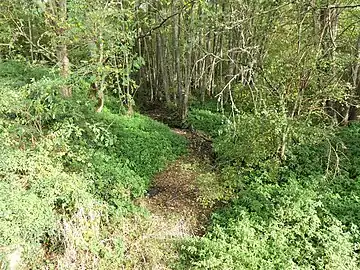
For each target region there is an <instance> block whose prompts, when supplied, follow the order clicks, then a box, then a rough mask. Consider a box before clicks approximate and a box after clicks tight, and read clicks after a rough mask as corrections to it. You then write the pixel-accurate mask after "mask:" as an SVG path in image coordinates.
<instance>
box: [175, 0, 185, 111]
mask: <svg viewBox="0 0 360 270" xmlns="http://www.w3.org/2000/svg"><path fill="white" fill-rule="evenodd" d="M174 11H175V0H173V12H174ZM180 23H181V15H180V14H178V15H177V16H175V17H174V29H173V31H174V36H173V40H174V51H175V55H174V56H175V57H174V60H175V72H176V82H177V95H178V100H177V105H178V107H179V108H180V110H181V104H182V96H183V89H182V76H181V51H180V45H179V40H180Z"/></svg>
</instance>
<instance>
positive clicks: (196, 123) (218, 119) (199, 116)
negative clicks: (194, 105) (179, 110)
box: [186, 109, 226, 137]
mask: <svg viewBox="0 0 360 270" xmlns="http://www.w3.org/2000/svg"><path fill="white" fill-rule="evenodd" d="M186 121H187V124H188V125H189V126H190V127H191V128H193V129H195V130H201V131H204V132H205V133H207V134H209V135H210V136H213V137H217V136H219V134H220V133H221V130H222V127H223V126H224V124H225V123H226V118H225V117H224V116H223V115H221V114H220V113H214V112H211V111H207V110H201V109H191V110H190V111H189V115H188V117H187V119H186Z"/></svg>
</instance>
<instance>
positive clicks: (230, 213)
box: [182, 181, 358, 269]
mask: <svg viewBox="0 0 360 270" xmlns="http://www.w3.org/2000/svg"><path fill="white" fill-rule="evenodd" d="M357 233H358V232H357V230H356V229H354V230H352V231H348V230H347V228H346V227H345V226H343V225H342V223H341V222H340V221H339V220H337V219H336V217H334V216H333V215H331V214H330V213H329V211H328V210H327V209H326V207H325V206H324V205H323V203H322V202H321V201H320V200H319V194H317V192H315V191H313V190H311V189H305V188H304V187H303V186H301V185H300V184H299V183H297V182H296V181H291V182H290V183H289V184H287V185H285V186H283V187H281V188H280V187H279V186H277V185H271V186H266V187H263V186H257V185H256V186H253V187H251V188H249V189H248V190H247V191H244V192H243V193H242V194H241V196H239V199H238V200H236V201H234V202H233V203H232V205H231V206H230V207H228V208H225V209H224V210H222V211H218V212H217V213H215V214H214V216H213V221H212V225H211V229H210V231H209V233H208V234H207V235H206V237H205V238H203V239H198V240H193V241H189V243H188V244H187V245H184V246H183V247H182V252H183V253H182V260H183V263H184V264H183V265H187V266H186V268H187V269H219V268H222V269H294V268H299V269H324V268H325V269H358V261H357V255H356V252H357V248H356V246H355V244H354V240H355V239H354V236H355V235H356V234H357ZM187 262H190V263H187Z"/></svg>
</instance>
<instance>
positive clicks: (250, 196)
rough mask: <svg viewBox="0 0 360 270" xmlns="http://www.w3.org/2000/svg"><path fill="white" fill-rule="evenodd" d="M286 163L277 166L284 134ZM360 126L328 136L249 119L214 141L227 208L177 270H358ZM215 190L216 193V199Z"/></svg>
mask: <svg viewBox="0 0 360 270" xmlns="http://www.w3.org/2000/svg"><path fill="white" fill-rule="evenodd" d="M284 126H286V127H287V130H289V131H290V132H289V134H290V135H289V137H288V144H287V151H286V156H287V159H286V160H283V161H281V160H279V158H278V145H279V143H281V138H282V131H283V130H284V129H283V127H284ZM359 145H360V125H358V124H354V125H351V126H349V127H343V128H336V129H335V130H334V129H326V128H324V127H319V126H316V125H312V126H311V125H309V124H308V123H305V122H300V121H299V122H296V123H292V122H285V123H284V122H283V120H282V118H281V117H279V116H278V115H277V114H276V113H275V112H271V113H267V114H262V115H258V116H256V115H255V116H254V115H247V114H243V115H241V116H239V117H238V121H237V122H236V124H231V125H229V126H228V127H227V128H225V131H224V133H223V134H222V135H221V136H218V137H217V138H216V140H215V142H214V148H215V151H216V155H217V165H218V168H219V172H218V174H217V175H215V174H211V175H208V176H207V177H202V179H200V180H201V181H202V184H203V185H208V186H211V187H212V190H213V192H212V191H211V190H210V191H207V193H205V195H203V196H205V197H204V198H203V200H205V201H206V199H208V200H209V201H210V203H211V200H216V201H218V202H221V204H220V205H222V207H220V208H219V209H218V210H216V211H215V212H214V213H213V215H212V218H211V222H210V225H209V227H208V232H207V233H206V235H205V236H204V237H201V238H189V239H187V240H186V241H184V242H183V243H182V244H181V245H180V252H181V260H180V262H179V263H178V265H177V267H176V268H177V269H264V270H265V269H266V270H267V269H359V267H360V264H359V262H360V261H359V255H358V254H359V240H360V238H359V236H360V235H359V232H360V231H359V225H360V216H359V211H360V204H359V202H360V201H359V197H360V171H359V169H358V168H359V165H360V164H359V162H360V152H359ZM214 191H216V192H217V193H216V192H214Z"/></svg>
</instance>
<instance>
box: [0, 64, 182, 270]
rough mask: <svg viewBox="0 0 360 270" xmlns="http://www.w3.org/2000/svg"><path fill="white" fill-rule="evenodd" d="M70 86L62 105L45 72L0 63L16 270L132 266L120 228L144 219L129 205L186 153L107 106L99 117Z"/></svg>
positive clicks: (77, 83)
mask: <svg viewBox="0 0 360 270" xmlns="http://www.w3.org/2000/svg"><path fill="white" fill-rule="evenodd" d="M68 83H69V82H68ZM70 83H71V87H72V90H73V98H71V99H63V98H62V97H61V96H60V95H59V90H60V89H61V87H62V86H63V85H64V82H63V81H62V80H61V79H59V78H58V77H57V76H56V74H54V73H53V72H51V70H50V69H48V68H44V67H37V66H29V65H26V64H23V63H20V62H6V63H0V140H1V142H2V150H1V151H0V185H1V192H0V243H1V244H0V245H1V246H0V259H1V261H2V266H3V267H6V265H7V264H8V263H9V260H10V259H9V258H11V256H15V255H14V254H20V255H21V256H20V258H21V259H20V264H21V269H26V268H30V269H34V268H37V269H38V268H46V269H49V268H50V269H52V268H57V269H79V267H85V268H87V269H110V268H115V269H119V268H120V267H122V266H123V265H124V264H126V260H128V258H127V255H126V243H125V242H124V239H125V238H126V235H125V234H126V230H122V229H121V228H118V224H121V223H122V220H123V219H124V218H126V217H127V216H131V215H137V214H139V215H142V213H143V210H142V209H140V208H139V207H137V206H135V205H134V203H133V200H134V199H135V198H138V197H141V196H143V195H144V194H145V192H146V190H147V189H148V186H149V183H150V180H151V178H152V177H153V176H154V174H156V173H157V172H159V171H160V170H162V169H163V168H164V167H165V166H166V165H167V164H168V163H169V162H171V161H172V160H175V159H176V158H177V157H178V156H180V155H182V154H184V153H185V152H186V140H185V139H184V138H183V137H180V136H178V135H177V134H175V133H173V132H172V131H171V130H170V129H169V128H168V127H167V126H165V125H163V124H160V123H158V122H156V121H153V120H151V119H150V118H148V117H145V116H142V115H140V114H135V115H134V116H128V115H125V114H119V113H117V112H116V110H115V109H114V108H113V107H114V104H116V102H115V101H114V100H113V99H110V100H111V102H109V103H108V107H105V109H104V111H103V112H102V113H95V112H94V108H95V100H90V99H89V97H88V94H87V92H88V89H89V83H88V82H86V81H85V80H83V79H81V78H75V77H74V78H71V81H70ZM118 111H122V110H121V109H119V110H118ZM15 257H16V256H15ZM94 262H95V265H94Z"/></svg>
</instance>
